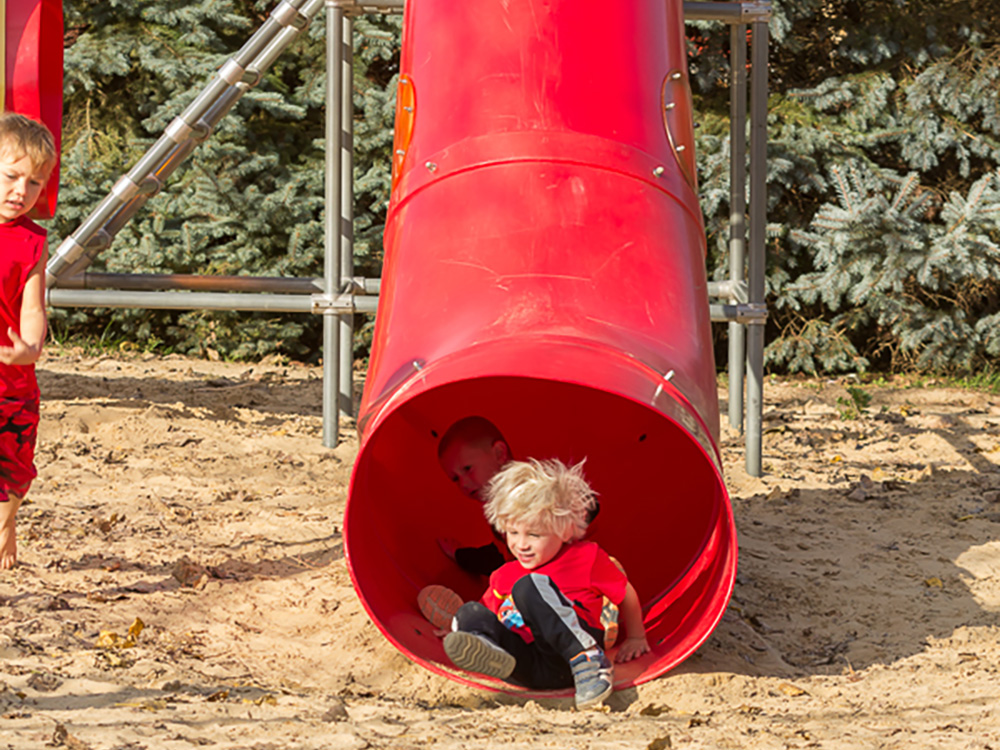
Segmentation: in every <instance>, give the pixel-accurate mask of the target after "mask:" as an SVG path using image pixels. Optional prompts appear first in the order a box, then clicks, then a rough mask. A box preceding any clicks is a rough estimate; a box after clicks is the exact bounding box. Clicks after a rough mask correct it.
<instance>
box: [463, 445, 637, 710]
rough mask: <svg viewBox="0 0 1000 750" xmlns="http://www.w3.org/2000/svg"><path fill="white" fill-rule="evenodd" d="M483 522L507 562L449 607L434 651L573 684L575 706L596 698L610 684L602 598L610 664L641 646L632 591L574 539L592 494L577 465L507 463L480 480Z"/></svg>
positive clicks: (554, 683) (468, 665)
mask: <svg viewBox="0 0 1000 750" xmlns="http://www.w3.org/2000/svg"><path fill="white" fill-rule="evenodd" d="M484 495H485V500H486V507H485V513H486V518H487V520H489V522H490V524H491V525H492V526H493V527H494V528H495V529H497V531H500V532H502V533H504V534H505V536H506V539H507V546H508V547H509V549H510V551H511V553H512V554H513V555H514V557H515V558H516V559H515V560H514V561H513V562H509V563H506V564H505V565H503V566H501V567H500V568H498V569H497V570H495V571H494V572H493V574H492V575H491V576H490V584H489V588H488V589H487V590H486V593H484V594H483V596H482V599H481V600H480V601H478V602H467V603H465V604H463V605H462V606H461V607H460V608H459V609H458V611H457V612H456V613H455V619H454V621H453V623H452V632H451V633H448V635H446V636H445V639H444V650H445V653H446V654H447V655H448V658H450V659H451V660H452V662H453V663H454V664H455V666H457V667H459V668H460V669H465V670H468V671H471V672H478V673H480V674H485V675H489V676H492V677H499V678H500V679H504V680H507V679H509V680H510V681H512V682H517V683H519V684H522V685H526V686H527V687H531V688H537V689H551V688H563V687H569V686H570V685H573V686H575V689H576V696H575V698H576V705H577V707H578V708H587V707H589V706H593V705H596V704H598V703H600V702H601V701H603V700H604V699H605V698H606V697H607V696H608V695H609V694H610V693H611V690H612V687H613V685H614V679H613V667H612V665H611V662H610V661H609V660H608V658H607V656H606V655H605V653H604V649H603V648H601V646H600V645H599V644H602V643H603V641H604V633H603V630H602V627H601V610H602V607H603V605H604V599H605V598H607V599H609V600H610V601H611V602H613V603H615V604H617V605H618V606H619V607H620V609H621V613H622V615H623V617H624V620H625V626H626V630H627V637H626V639H625V640H624V641H623V642H622V644H621V647H620V648H619V651H618V657H617V661H619V662H626V661H631V660H632V659H635V658H636V657H638V656H641V655H642V654H644V653H646V652H648V651H649V643H648V642H647V640H646V632H645V627H644V625H643V621H642V610H641V607H640V605H639V597H638V595H637V594H636V591H635V589H634V588H633V586H632V584H631V583H629V581H628V578H627V577H626V576H625V574H624V573H623V572H622V570H621V569H620V568H619V567H618V566H616V565H615V563H614V561H613V560H612V559H611V558H610V557H609V556H608V554H607V553H606V552H604V550H602V549H601V548H600V547H599V546H598V545H597V544H595V543H594V542H588V541H582V538H583V535H584V534H585V533H586V530H587V523H588V513H589V512H590V511H591V510H592V509H593V507H594V503H595V499H596V498H595V493H594V491H593V490H592V489H591V488H590V486H589V485H588V484H587V481H586V479H584V477H583V464H582V462H581V463H580V464H577V465H576V466H572V467H568V466H566V465H565V464H563V463H562V462H561V461H558V460H551V461H535V460H530V461H511V462H509V463H508V464H507V465H506V466H505V467H504V468H503V469H501V470H500V471H499V472H498V473H497V474H496V475H495V476H494V477H493V479H492V480H491V481H490V482H489V484H488V485H487V486H486V488H485V491H484Z"/></svg>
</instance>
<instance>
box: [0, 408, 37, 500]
mask: <svg viewBox="0 0 1000 750" xmlns="http://www.w3.org/2000/svg"><path fill="white" fill-rule="evenodd" d="M37 438H38V397H37V396H35V397H33V398H27V399H24V398H0V503H2V502H6V501H7V500H9V498H8V496H7V495H8V493H10V492H12V493H14V494H15V495H19V496H21V497H23V496H24V495H25V494H26V493H27V492H28V488H29V487H30V486H31V480H32V479H34V478H35V477H36V476H37V475H38V472H37V471H36V470H35V461H34V458H35V441H36V439H37Z"/></svg>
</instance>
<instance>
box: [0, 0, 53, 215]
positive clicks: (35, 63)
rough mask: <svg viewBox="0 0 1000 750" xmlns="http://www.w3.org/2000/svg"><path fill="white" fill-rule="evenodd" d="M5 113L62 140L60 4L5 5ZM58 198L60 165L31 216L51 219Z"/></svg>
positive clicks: (12, 1)
mask: <svg viewBox="0 0 1000 750" xmlns="http://www.w3.org/2000/svg"><path fill="white" fill-rule="evenodd" d="M5 10H6V15H5V28H4V33H5V48H6V60H5V67H4V72H5V75H6V80H5V89H6V96H5V100H4V103H3V104H4V109H5V110H7V111H13V112H19V113H21V114H23V115H25V116H27V117H30V118H32V119H34V120H40V121H42V122H44V123H45V124H46V125H47V126H48V127H49V130H51V131H52V134H53V135H54V136H55V139H56V150H57V151H58V150H59V144H60V142H61V136H62V105H63V98H62V86H63V9H62V0H7V2H6V8H5ZM58 194H59V165H58V163H57V164H56V168H55V169H53V170H52V176H51V177H50V179H49V183H48V184H47V185H46V186H45V188H44V189H43V190H42V195H41V197H40V198H39V199H38V203H36V204H35V208H34V209H33V211H32V212H31V214H30V216H31V218H34V219H49V218H52V216H53V215H54V214H55V210H56V199H57V197H58Z"/></svg>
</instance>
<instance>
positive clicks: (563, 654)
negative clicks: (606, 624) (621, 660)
mask: <svg viewBox="0 0 1000 750" xmlns="http://www.w3.org/2000/svg"><path fill="white" fill-rule="evenodd" d="M511 595H512V597H513V599H514V605H515V606H516V607H517V609H518V611H519V612H520V613H521V617H522V618H524V624H525V625H527V626H528V628H529V629H530V630H531V634H532V635H533V636H534V638H535V640H534V641H532V642H531V643H528V642H526V641H525V640H524V639H523V638H522V637H521V636H520V635H518V634H517V633H515V632H514V631H512V630H508V629H507V628H506V627H504V624H503V623H502V622H500V620H498V619H497V616H496V615H495V614H494V613H493V612H491V611H490V610H489V609H487V608H486V607H484V606H483V605H482V604H481V603H479V602H466V603H465V604H463V605H462V606H461V608H460V609H459V610H458V612H457V613H456V614H455V621H456V624H457V629H458V630H462V631H465V632H467V633H478V634H480V635H485V636H486V637H487V638H489V639H490V640H492V641H493V642H494V643H496V644H497V645H498V646H500V648H502V649H503V650H504V651H506V652H507V653H509V654H510V655H511V656H513V657H514V659H515V660H516V666H515V667H514V672H513V674H511V676H510V681H511V682H516V683H518V684H521V685H524V686H526V687H531V688H537V689H539V690H549V689H553V688H563V687H570V686H571V685H572V684H573V674H572V672H571V671H570V668H569V660H570V659H572V658H573V657H574V656H576V655H577V654H579V653H580V652H581V651H586V650H588V649H591V648H597V647H599V644H601V643H603V642H604V634H603V633H602V632H601V630H600V629H598V628H594V627H591V626H590V625H588V624H587V623H585V622H584V621H583V620H581V619H580V617H579V615H577V613H576V611H575V610H574V609H573V605H572V604H570V602H569V600H567V599H566V597H565V596H563V594H562V592H561V591H560V590H559V588H558V587H557V586H556V585H555V584H554V583H553V582H552V579H551V578H549V577H548V576H544V575H539V574H538V573H529V574H528V575H526V576H525V577H524V578H522V579H521V580H519V581H518V582H517V583H515V584H514V588H513V589H512V591H511Z"/></svg>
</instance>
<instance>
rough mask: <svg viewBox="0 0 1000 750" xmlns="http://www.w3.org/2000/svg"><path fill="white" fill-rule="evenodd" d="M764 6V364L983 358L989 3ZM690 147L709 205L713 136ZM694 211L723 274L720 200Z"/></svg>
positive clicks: (909, 363) (994, 305) (994, 240)
mask: <svg viewBox="0 0 1000 750" xmlns="http://www.w3.org/2000/svg"><path fill="white" fill-rule="evenodd" d="M774 8H775V18H774V21H773V23H772V25H771V26H772V39H773V45H772V48H771V69H770V87H771V96H770V101H769V128H768V130H769V140H770V143H769V150H768V206H769V208H768V211H769V222H770V225H769V231H768V256H769V258H768V259H769V268H768V291H769V302H770V306H771V311H772V320H771V324H770V327H769V336H768V338H769V340H770V344H769V346H768V350H767V359H768V362H769V364H770V365H771V366H772V367H777V368H787V369H789V370H792V371H796V370H799V371H806V372H817V371H850V370H863V369H866V368H868V367H871V366H877V367H880V368H885V367H894V368H898V367H917V368H920V369H924V370H953V371H965V370H969V369H973V368H978V367H982V366H983V365H984V364H986V363H987V362H988V359H989V358H990V357H992V356H995V355H996V354H997V353H998V343H1000V342H998V341H997V336H996V335H995V334H994V333H993V330H994V329H995V323H996V322H997V316H998V314H1000V306H998V286H997V281H996V280H997V278H998V274H997V271H998V270H1000V268H998V263H1000V255H998V250H1000V248H998V242H1000V225H998V219H1000V192H998V189H1000V181H998V173H997V168H998V166H1000V116H998V114H1000V93H998V92H1000V89H998V87H997V80H998V77H1000V49H998V48H997V46H996V43H995V40H996V39H997V38H998V32H1000V22H998V20H997V15H996V13H995V12H994V11H993V10H991V8H990V4H988V3H986V2H980V1H977V0H959V1H957V2H929V1H928V2H915V1H910V2H905V3H904V2H898V1H896V0H887V1H886V0H878V1H875V2H865V3H861V2H845V1H843V0H841V1H833V0H827V1H821V0H798V2H791V1H790V0H776V2H775V3H774ZM713 33H714V34H715V38H716V39H721V36H719V34H720V33H721V31H715V32H713ZM724 46H725V44H724V42H718V43H717V44H716V47H717V48H723V47H724ZM708 48H709V49H711V46H710V45H708ZM695 65H696V67H697V65H698V62H696V63H695ZM701 65H702V67H705V68H709V69H712V70H719V69H722V68H723V67H724V66H723V65H722V64H720V63H719V62H718V61H717V60H716V61H712V60H709V61H708V64H706V62H702V63H701ZM707 78H708V77H706V76H704V75H702V76H700V77H698V76H696V77H695V80H696V81H700V82H701V83H702V88H701V93H702V96H701V103H702V104H703V105H705V107H706V108H707V109H708V110H709V111H712V107H713V102H714V103H715V107H714V111H715V112H719V107H718V102H717V96H715V97H714V98H713V89H709V88H707V87H706V86H705V85H704V84H705V83H706V80H707ZM707 82H708V83H710V84H711V83H714V84H715V86H716V87H718V85H719V84H718V83H717V81H712V80H707ZM699 145H700V146H701V147H702V160H703V164H704V165H705V166H706V167H707V171H708V174H709V175H710V179H709V180H707V181H706V182H704V183H703V189H704V194H705V196H706V197H708V198H711V197H712V196H717V194H718V193H720V192H721V187H722V183H724V182H725V175H724V174H723V173H722V171H721V170H720V169H719V167H718V164H719V162H720V161H724V158H722V157H725V156H728V154H727V153H726V151H727V143H726V139H725V138H722V137H719V136H718V135H717V134H716V135H714V136H713V135H712V134H711V133H709V134H706V136H704V137H703V139H702V141H701V143H700V144H699ZM713 178H714V179H713ZM726 188H728V184H726ZM705 205H706V215H707V218H708V224H709V228H710V232H714V233H715V235H716V237H718V239H719V242H718V244H717V245H716V253H715V256H714V258H715V260H714V264H715V269H716V270H715V272H716V275H719V276H721V275H722V274H723V273H724V269H725V268H727V261H726V259H725V247H724V242H725V239H726V238H727V235H726V232H725V221H726V220H725V217H724V212H725V210H726V208H727V207H726V206H725V205H724V202H722V201H720V200H719V199H718V197H715V198H714V201H713V202H709V203H707V204H705Z"/></svg>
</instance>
